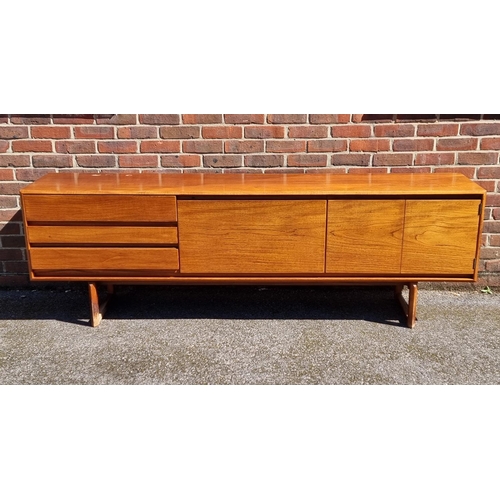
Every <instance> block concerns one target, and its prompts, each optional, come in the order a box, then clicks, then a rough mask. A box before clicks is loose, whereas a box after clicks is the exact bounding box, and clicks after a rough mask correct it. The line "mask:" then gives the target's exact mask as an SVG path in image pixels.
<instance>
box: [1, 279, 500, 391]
mask: <svg viewBox="0 0 500 500" xmlns="http://www.w3.org/2000/svg"><path fill="white" fill-rule="evenodd" d="M116 292H117V293H116V296H115V297H114V298H113V300H112V301H111V303H110V305H109V309H108V311H107V313H106V315H105V317H104V319H103V321H102V323H101V325H100V326H99V327H97V328H92V327H90V326H89V322H88V318H89V312H88V308H89V306H88V297H87V289H86V286H85V285H83V284H82V285H79V284H76V285H75V284H72V285H71V286H67V287H64V286H63V287H49V288H32V289H18V290H16V289H0V383H1V384H4V385H5V384H23V385H24V384H43V385H45V384H50V385H56V384H57V385H59V384H78V385H80V384H94V385H97V384H114V385H118V384H130V385H132V384H150V385H153V384H169V385H173V384H192V385H194V384H196V385H199V384H220V385H222V384H232V385H240V384H260V385H264V384H274V385H285V384H287V385H290V384H296V385H299V384H300V385H302V384H345V385H349V384H380V385H386V384H392V385H394V384H498V383H500V292H497V291H494V293H493V294H485V293H481V292H480V290H479V288H474V287H470V288H469V289H456V288H449V289H447V288H446V287H442V289H434V288H429V289H426V288H423V289H421V290H420V292H419V303H418V311H417V316H418V321H417V325H416V327H415V328H414V329H408V328H406V326H405V318H404V316H403V314H402V311H401V308H400V306H399V304H397V302H396V301H395V300H394V298H393V290H392V288H391V287H351V286H339V287H252V286H220V287H218V286H217V287H195V286H179V287H168V286H118V287H117V289H116Z"/></svg>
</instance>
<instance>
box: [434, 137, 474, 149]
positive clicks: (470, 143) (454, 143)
mask: <svg viewBox="0 0 500 500" xmlns="http://www.w3.org/2000/svg"><path fill="white" fill-rule="evenodd" d="M476 147H477V139H476V138H474V137H460V138H456V139H455V138H453V139H452V138H446V139H438V141H437V145H436V149H437V150H438V151H464V150H471V149H476Z"/></svg>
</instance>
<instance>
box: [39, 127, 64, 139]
mask: <svg viewBox="0 0 500 500" xmlns="http://www.w3.org/2000/svg"><path fill="white" fill-rule="evenodd" d="M31 137H33V139H69V138H70V137H71V128H70V127H63V126H59V127H52V126H50V127H49V126H47V125H43V126H34V127H31Z"/></svg>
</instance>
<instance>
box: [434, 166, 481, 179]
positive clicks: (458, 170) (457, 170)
mask: <svg viewBox="0 0 500 500" xmlns="http://www.w3.org/2000/svg"><path fill="white" fill-rule="evenodd" d="M475 171H476V169H475V168H474V167H441V166H436V168H435V169H434V172H436V173H437V172H442V173H452V174H464V175H465V177H468V178H469V179H472V178H473V177H474V173H475Z"/></svg>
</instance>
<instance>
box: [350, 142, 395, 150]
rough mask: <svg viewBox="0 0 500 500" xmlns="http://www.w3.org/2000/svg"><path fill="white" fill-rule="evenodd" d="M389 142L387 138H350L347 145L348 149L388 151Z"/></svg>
mask: <svg viewBox="0 0 500 500" xmlns="http://www.w3.org/2000/svg"><path fill="white" fill-rule="evenodd" d="M390 147H391V143H390V141H389V139H352V140H351V143H350V145H349V149H350V151H355V152H359V151H374V152H376V151H389V149H390Z"/></svg>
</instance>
